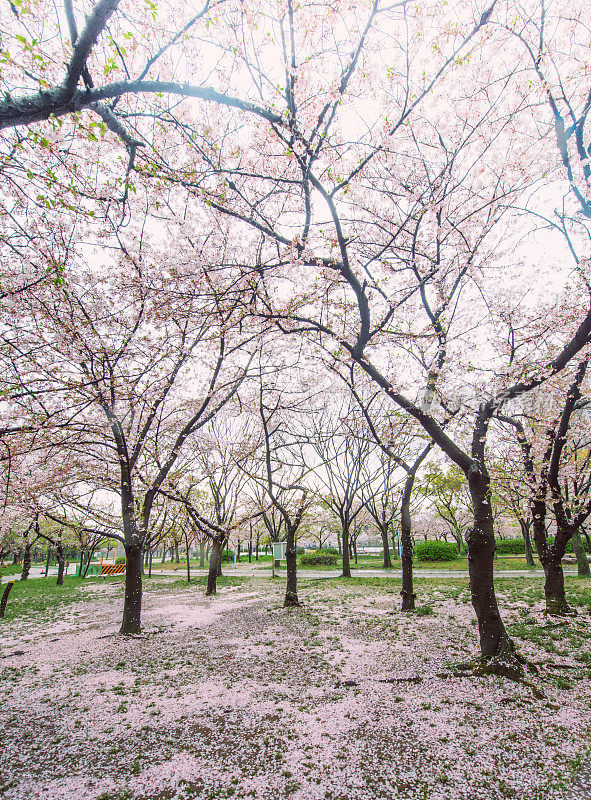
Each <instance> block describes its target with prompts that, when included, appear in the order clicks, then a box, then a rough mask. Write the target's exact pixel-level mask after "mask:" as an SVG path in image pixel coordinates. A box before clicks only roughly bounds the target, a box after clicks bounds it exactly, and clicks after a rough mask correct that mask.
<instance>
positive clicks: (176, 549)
mask: <svg viewBox="0 0 591 800" xmlns="http://www.w3.org/2000/svg"><path fill="white" fill-rule="evenodd" d="M173 546H174V563H175V564H180V562H181V557H180V555H179V543H178V542H176V541H175V543H174V545H173Z"/></svg>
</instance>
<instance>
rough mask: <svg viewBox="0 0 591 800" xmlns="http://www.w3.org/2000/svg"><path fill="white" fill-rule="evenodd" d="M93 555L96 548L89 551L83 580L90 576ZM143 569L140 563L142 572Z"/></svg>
mask: <svg viewBox="0 0 591 800" xmlns="http://www.w3.org/2000/svg"><path fill="white" fill-rule="evenodd" d="M93 555H94V548H92V550H89V551H88V558H87V559H86V567H85V568H84V575H83V576H82V577H83V578H86V576H87V575H88V568H89V567H90V561H91V559H92V557H93ZM141 569H142V563H141V561H140V570H141Z"/></svg>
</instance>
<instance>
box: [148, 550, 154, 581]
mask: <svg viewBox="0 0 591 800" xmlns="http://www.w3.org/2000/svg"><path fill="white" fill-rule="evenodd" d="M152 555H153V553H152V551H151V550H150V560H149V564H148V578H151V577H152Z"/></svg>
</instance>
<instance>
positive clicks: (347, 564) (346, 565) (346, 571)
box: [341, 525, 351, 578]
mask: <svg viewBox="0 0 591 800" xmlns="http://www.w3.org/2000/svg"><path fill="white" fill-rule="evenodd" d="M342 535H343V540H342V541H343V574H342V575H341V578H350V577H351V561H350V558H349V528H348V526H347V525H343V531H342Z"/></svg>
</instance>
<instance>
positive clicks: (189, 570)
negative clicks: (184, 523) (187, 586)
mask: <svg viewBox="0 0 591 800" xmlns="http://www.w3.org/2000/svg"><path fill="white" fill-rule="evenodd" d="M185 549H186V551H187V583H191V565H190V563H189V559H190V552H189V538H188V536H187V534H186V533H185Z"/></svg>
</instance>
